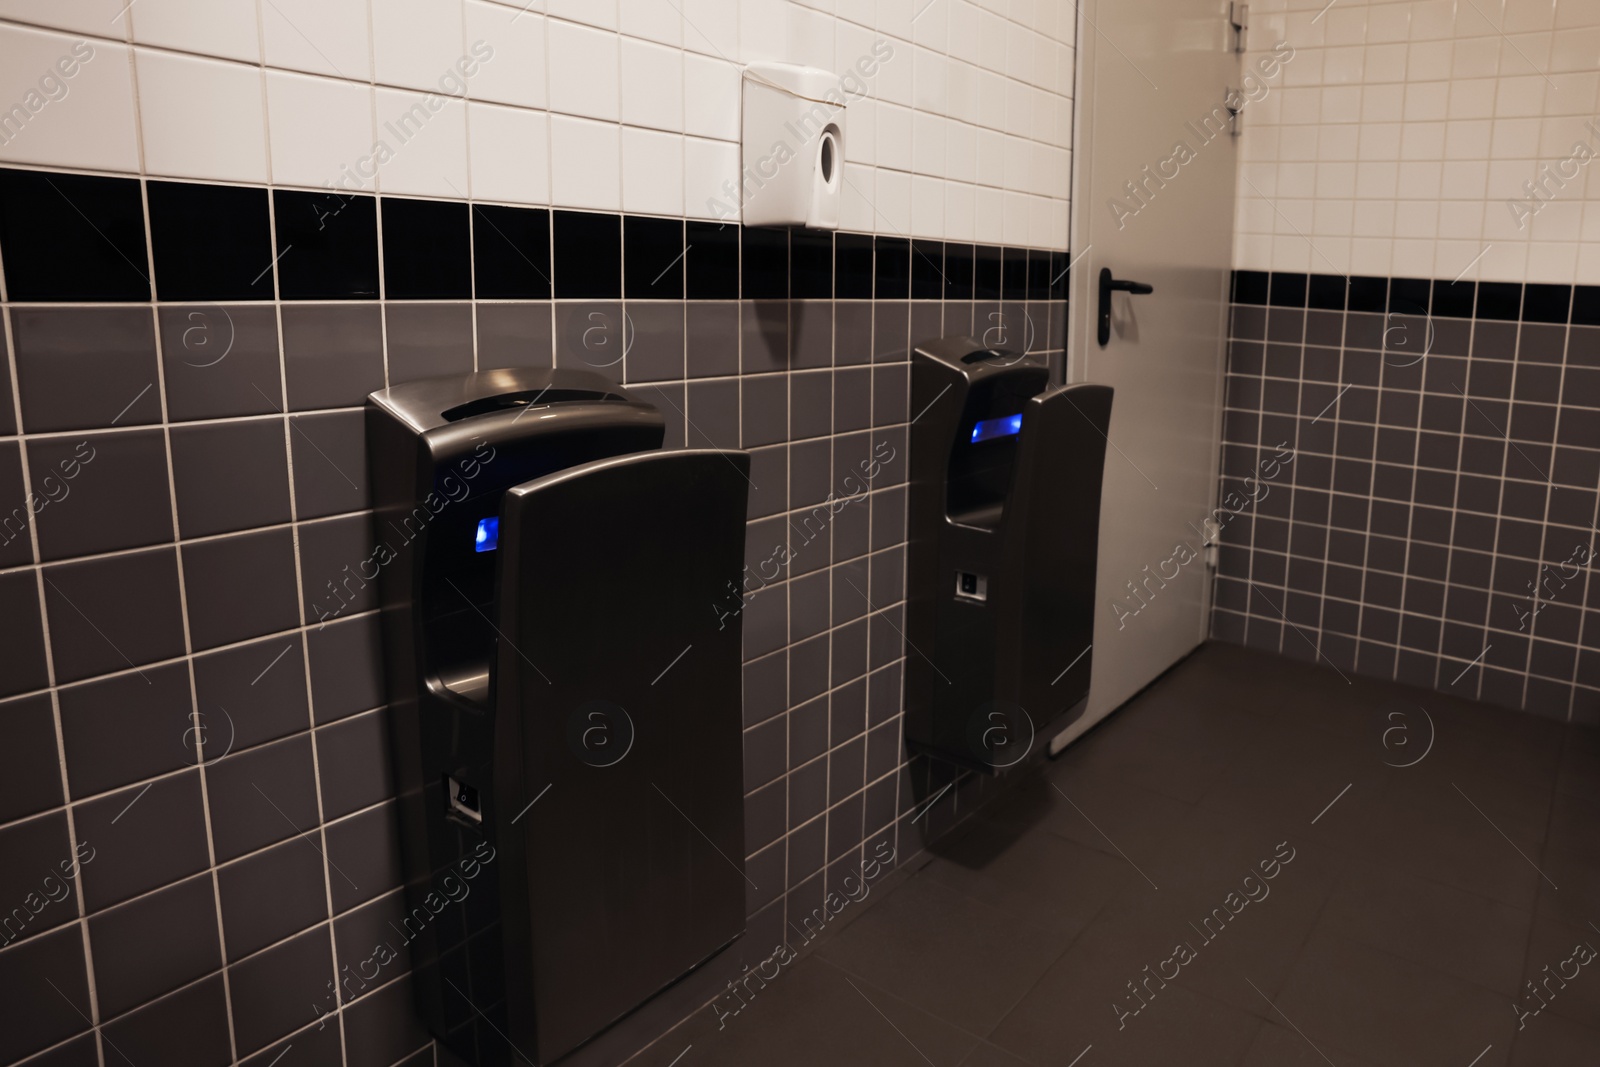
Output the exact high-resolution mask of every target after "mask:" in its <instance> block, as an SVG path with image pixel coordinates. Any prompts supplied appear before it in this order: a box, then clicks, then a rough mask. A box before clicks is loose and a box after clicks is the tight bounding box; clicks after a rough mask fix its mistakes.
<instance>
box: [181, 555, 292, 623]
mask: <svg viewBox="0 0 1600 1067" xmlns="http://www.w3.org/2000/svg"><path fill="white" fill-rule="evenodd" d="M183 577H184V590H185V593H186V596H187V598H188V602H189V639H190V643H191V644H192V645H193V647H194V648H196V649H202V648H215V647H216V646H217V645H227V644H233V643H234V642H237V641H245V640H248V639H249V638H252V637H258V636H260V635H261V634H267V633H273V632H276V631H278V630H287V629H289V628H290V627H293V626H296V625H298V624H299V622H300V612H299V605H298V603H297V601H296V598H295V576H294V534H293V532H292V531H291V530H289V529H288V528H287V527H278V528H276V529H272V530H261V531H258V532H256V533H247V534H232V535H229V536H227V537H218V538H213V539H209V540H205V541H198V542H193V543H190V544H186V545H184V546H183Z"/></svg>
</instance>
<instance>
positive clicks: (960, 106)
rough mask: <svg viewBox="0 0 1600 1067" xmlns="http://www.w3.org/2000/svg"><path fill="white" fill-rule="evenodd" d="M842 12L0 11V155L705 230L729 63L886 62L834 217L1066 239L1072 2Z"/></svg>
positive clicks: (1062, 243)
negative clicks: (666, 218) (575, 211)
mask: <svg viewBox="0 0 1600 1067" xmlns="http://www.w3.org/2000/svg"><path fill="white" fill-rule="evenodd" d="M837 8H838V10H837V14H835V4H834V2H833V0H812V2H810V3H791V2H788V0H518V2H511V0H503V2H495V3H490V2H483V0H259V3H258V0H203V2H202V0H138V3H137V4H129V3H127V2H126V0H72V2H63V0H4V2H3V3H0V108H6V109H9V108H11V106H12V105H13V104H26V107H25V109H24V111H23V112H22V113H21V114H20V116H15V115H14V116H13V117H11V119H10V120H9V122H0V162H14V163H29V164H39V165H43V166H54V167H67V168H86V169H93V170H102V171H110V172H119V173H144V174H149V175H159V176H163V177H177V178H195V179H201V180H212V181H239V182H271V183H272V184H274V185H279V186H296V187H303V188H320V187H323V186H325V185H328V184H330V183H331V184H335V185H338V186H340V187H342V188H347V189H356V188H363V189H367V190H375V191H378V192H383V193H399V194H404V195H416V196H435V197H443V198H452V199H465V198H466V197H468V196H469V195H470V196H471V197H473V198H474V199H477V200H493V201H506V202H511V203H530V204H554V205H556V206H558V207H575V208H592V209H596V210H603V211H627V212H630V213H634V212H636V213H644V214H661V215H678V216H682V215H685V214H687V215H688V216H690V217H695V218H708V217H718V216H716V215H715V211H714V209H713V208H711V207H709V206H708V205H709V201H711V200H712V199H713V198H716V199H723V200H725V199H726V194H725V193H724V191H723V190H724V184H725V183H729V182H731V183H733V184H734V185H737V184H738V183H739V168H740V161H739V148H738V139H739V78H740V74H739V69H740V65H741V64H743V63H748V62H752V61H756V60H777V61H781V62H789V63H804V64H808V65H811V66H816V67H821V68H823V69H826V70H831V71H837V72H838V73H839V74H840V75H841V76H843V75H844V74H846V73H847V72H851V71H857V70H860V69H861V68H859V67H858V66H857V64H858V61H860V60H862V59H863V58H873V57H875V56H878V55H880V54H883V53H886V54H887V58H884V59H883V61H882V62H881V63H880V64H876V70H875V71H874V73H872V74H871V75H870V76H868V77H866V78H865V79H864V84H865V89H866V90H867V93H868V95H867V96H866V97H865V98H862V99H858V100H855V101H853V102H852V103H851V105H850V108H849V111H848V122H847V130H846V151H845V154H846V159H847V163H846V168H845V173H844V180H845V190H844V203H843V211H844V217H843V223H844V226H845V227H846V228H847V229H852V230H858V231H865V232H879V233H886V234H898V235H903V236H915V237H930V238H951V239H955V240H963V241H973V240H976V241H983V242H987V243H991V244H999V243H1002V242H1003V243H1007V244H1015V245H1030V246H1036V247H1049V248H1065V247H1066V244H1067V190H1068V188H1069V185H1070V181H1069V169H1070V159H1071V153H1070V145H1071V125H1072V100H1071V94H1072V86H1073V63H1072V45H1073V36H1074V28H1075V25H1076V17H1075V14H1074V9H1073V8H1072V7H1071V5H1063V4H1059V3H1035V2H1032V0H1029V2H1026V3H1018V2H1015V0H1011V2H1007V0H982V2H976V3H975V2H971V0H878V2H877V3H853V4H847V3H840V4H838V5H837ZM75 49H76V50H77V51H76V52H75ZM875 49H877V50H878V51H877V52H875ZM58 63H62V64H63V65H62V66H60V67H58V66H57V64H58ZM869 66H870V64H869ZM67 71H71V73H70V74H68V73H66V72H67ZM30 94H32V95H31V96H30ZM419 107H420V108H422V109H423V110H422V111H417V110H415V109H417V108H419ZM380 145H382V146H383V147H382V149H380V147H379V146H380Z"/></svg>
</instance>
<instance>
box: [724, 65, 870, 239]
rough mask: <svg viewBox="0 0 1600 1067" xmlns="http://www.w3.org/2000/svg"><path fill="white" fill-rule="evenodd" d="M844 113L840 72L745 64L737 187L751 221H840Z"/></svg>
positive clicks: (831, 225)
mask: <svg viewBox="0 0 1600 1067" xmlns="http://www.w3.org/2000/svg"><path fill="white" fill-rule="evenodd" d="M844 118H845V94H844V92H843V91H842V90H841V88H840V86H839V79H838V77H837V76H836V75H834V74H832V73H830V72H828V71H825V70H819V69H817V68H816V67H798V66H794V65H792V64H788V63H752V64H750V65H749V66H748V67H746V68H745V70H744V136H743V148H742V155H743V158H742V159H741V160H740V178H741V186H740V190H739V192H740V205H741V208H742V216H743V221H744V224H745V225H746V226H807V227H810V228H811V229H816V230H837V229H838V228H839V203H840V200H841V198H842V194H843V190H844V158H845V156H844V129H845V123H844Z"/></svg>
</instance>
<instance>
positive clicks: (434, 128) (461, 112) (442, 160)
mask: <svg viewBox="0 0 1600 1067" xmlns="http://www.w3.org/2000/svg"><path fill="white" fill-rule="evenodd" d="M377 106H378V110H377V115H378V128H377V130H376V131H375V132H376V134H377V138H378V141H380V142H381V143H383V144H384V145H385V146H387V148H388V149H389V151H390V153H391V154H390V156H389V158H388V159H387V160H386V161H385V162H383V163H382V164H381V165H380V166H379V168H378V189H379V191H381V192H385V193H404V194H408V195H411V196H440V197H451V198H461V199H465V198H466V196H467V188H468V184H469V181H468V178H467V104H466V101H465V100H461V99H459V98H457V97H449V96H442V95H440V94H438V93H416V92H408V91H406V90H403V89H378V90H377Z"/></svg>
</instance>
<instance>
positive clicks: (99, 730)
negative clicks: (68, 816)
mask: <svg viewBox="0 0 1600 1067" xmlns="http://www.w3.org/2000/svg"><path fill="white" fill-rule="evenodd" d="M58 699H59V701H60V707H61V738H62V741H63V743H64V744H65V746H66V753H67V785H68V787H69V788H70V789H71V790H72V795H73V796H74V797H86V796H94V795H95V794H97V793H104V792H106V791H107V790H110V789H116V788H117V787H118V786H124V785H127V784H129V783H130V782H139V781H143V780H144V779H146V778H153V777H155V776H156V775H158V774H166V773H167V772H168V771H176V770H181V769H182V768H184V767H192V766H194V765H195V764H196V763H198V762H199V759H200V756H199V750H198V747H197V745H196V740H197V737H196V730H195V721H194V714H193V712H194V700H193V698H192V697H190V695H189V670H188V668H187V667H186V666H185V665H184V664H182V663H169V664H166V665H164V666H161V667H150V668H147V669H145V670H143V671H128V672H126V673H124V674H118V675H115V676H113V677H110V678H102V679H100V680H98V681H93V682H85V683H83V684H82V685H71V686H65V687H63V688H62V689H61V691H60V695H59V698H58Z"/></svg>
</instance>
